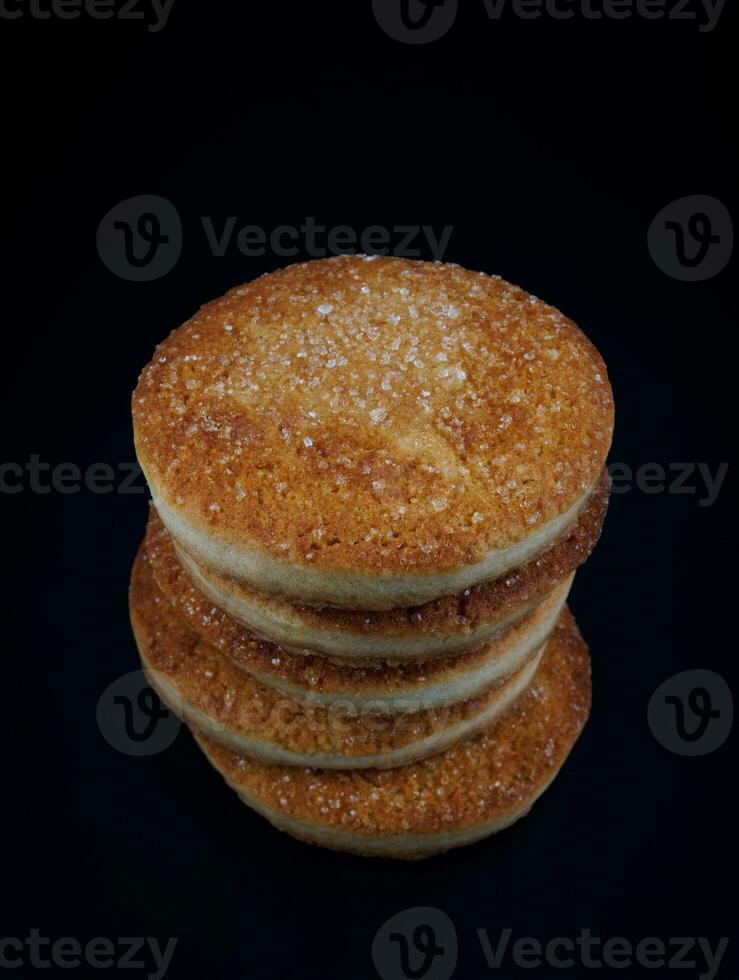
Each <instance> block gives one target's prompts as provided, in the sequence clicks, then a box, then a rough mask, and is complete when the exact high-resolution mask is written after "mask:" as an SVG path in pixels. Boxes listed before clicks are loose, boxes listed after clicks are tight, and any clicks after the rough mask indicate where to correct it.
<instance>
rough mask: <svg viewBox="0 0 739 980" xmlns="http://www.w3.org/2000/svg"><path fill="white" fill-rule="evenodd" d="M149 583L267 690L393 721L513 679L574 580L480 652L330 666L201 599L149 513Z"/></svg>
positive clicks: (336, 661)
mask: <svg viewBox="0 0 739 980" xmlns="http://www.w3.org/2000/svg"><path fill="white" fill-rule="evenodd" d="M144 544H145V549H146V557H147V560H148V562H149V565H150V567H151V571H152V574H153V576H154V579H155V581H156V583H157V585H158V586H159V588H160V589H161V591H162V592H163V593H164V595H166V596H167V598H168V599H169V600H170V601H171V602H172V603H173V605H174V606H175V607H176V609H177V611H178V613H179V614H180V615H181V616H182V617H183V618H184V619H185V620H186V622H187V624H188V626H190V628H191V629H193V630H194V631H195V632H196V633H197V634H198V635H199V636H200V638H201V639H202V640H204V642H205V643H207V644H208V645H209V646H212V647H215V648H216V649H217V650H219V651H220V652H221V653H223V654H224V655H225V656H226V657H228V658H229V659H230V660H231V661H233V663H235V664H236V666H237V667H240V668H241V669H243V670H246V671H248V672H249V673H250V674H251V675H252V676H253V677H255V678H256V679H257V680H258V681H260V682H261V683H263V684H266V685H267V686H268V687H274V688H277V690H279V691H282V692H283V693H284V694H287V695H288V696H290V697H296V698H305V697H306V696H307V695H310V698H311V701H312V702H313V703H315V704H321V705H324V706H326V707H331V706H334V707H338V708H345V707H346V706H347V705H349V706H351V707H352V708H354V709H357V710H377V704H378V702H381V703H382V705H383V712H384V713H387V714H393V713H396V712H403V711H408V710H409V709H411V708H412V707H413V705H414V704H415V705H417V706H423V707H424V708H430V707H436V706H440V705H449V704H453V703H455V702H457V701H464V700H467V699H468V698H471V697H474V696H476V695H478V694H481V693H482V692H484V691H486V690H487V689H488V688H490V687H491V685H493V684H494V683H496V682H497V681H500V680H502V679H504V678H505V677H508V676H509V675H510V674H513V673H515V672H516V671H517V670H519V669H520V668H521V667H523V665H524V664H525V663H526V662H527V661H528V660H529V659H530V657H531V655H532V654H533V653H534V651H536V650H537V649H538V648H539V647H540V646H541V645H542V643H543V642H544V641H545V640H546V638H547V636H548V634H549V632H550V631H551V629H552V627H553V626H554V623H555V622H556V620H557V617H558V616H559V613H560V610H561V608H562V606H563V604H564V602H565V600H566V598H567V593H568V591H569V588H570V584H571V581H572V577H571V576H570V577H569V578H566V579H565V580H564V581H563V582H559V583H558V584H557V585H555V586H554V588H552V589H550V591H549V592H548V593H547V594H546V595H545V596H544V598H543V599H541V600H540V601H539V602H538V604H537V605H536V606H534V607H533V608H532V609H531V611H530V612H528V613H527V614H526V615H522V616H521V617H520V618H519V619H518V620H517V621H516V622H515V623H514V624H513V625H511V626H509V627H508V628H507V629H506V630H504V631H502V632H501V633H500V634H499V635H497V636H496V637H495V638H494V639H493V640H490V641H489V642H488V643H486V644H485V645H484V646H483V647H481V648H479V649H477V650H474V651H470V652H469V653H464V654H459V655H457V656H447V657H435V658H434V659H433V660H430V661H427V662H425V663H420V662H417V661H411V662H400V663H398V662H393V663H390V664H386V663H383V662H382V661H377V660H375V661H369V662H364V663H363V662H361V661H357V660H350V661H346V660H340V659H336V658H333V659H328V658H326V657H323V656H319V655H316V654H312V653H310V652H308V651H302V652H301V651H299V650H297V651H296V650H295V649H294V648H292V647H291V648H286V647H281V646H276V645H275V644H273V643H269V642H266V641H264V640H260V639H259V638H258V637H256V636H255V635H254V634H253V633H252V632H251V631H250V630H249V629H247V628H246V627H244V626H242V625H241V624H240V623H237V622H236V621H235V620H234V619H232V618H231V617H230V616H229V615H228V614H227V613H224V612H223V611H222V610H220V609H219V608H218V607H217V606H214V605H213V604H212V603H211V602H210V601H209V600H207V599H206V598H204V597H203V596H202V595H201V594H200V593H199V592H198V591H197V590H196V589H195V588H194V587H193V585H192V583H191V582H190V580H189V579H188V577H187V575H186V574H185V572H184V571H183V569H182V567H181V566H180V564H179V562H178V561H177V558H176V556H175V553H174V549H173V548H172V543H171V540H170V537H169V535H168V534H167V531H166V530H165V528H164V527H163V525H162V524H161V522H160V521H158V520H157V519H156V511H154V510H153V509H152V512H151V519H150V521H149V525H148V528H147V532H146V539H145V542H144Z"/></svg>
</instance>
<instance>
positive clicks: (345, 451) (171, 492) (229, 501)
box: [133, 256, 613, 574]
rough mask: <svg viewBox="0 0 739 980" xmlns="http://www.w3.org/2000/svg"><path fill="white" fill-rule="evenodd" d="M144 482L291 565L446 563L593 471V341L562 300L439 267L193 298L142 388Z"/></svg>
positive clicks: (231, 537) (335, 265) (181, 510)
mask: <svg viewBox="0 0 739 980" xmlns="http://www.w3.org/2000/svg"><path fill="white" fill-rule="evenodd" d="M133 416H134V431H135V438H136V448H137V453H138V456H139V460H140V462H141V465H142V468H143V469H144V472H145V474H146V476H147V479H148V480H149V483H150V485H151V487H152V491H153V493H154V494H155V497H158V498H159V499H160V500H162V501H164V502H166V504H167V505H168V506H169V507H170V508H172V509H174V510H176V511H177V514H178V516H179V517H180V518H181V519H182V520H183V521H185V522H188V523H189V524H191V525H192V526H194V527H197V528H198V529H199V530H200V531H202V532H207V533H208V534H209V535H212V536H215V537H216V538H218V539H219V540H220V541H222V542H224V543H226V544H227V545H229V546H232V547H236V548H239V547H244V548H251V549H257V550H258V551H260V552H262V553H264V554H265V555H267V556H269V557H270V558H272V559H276V560H278V561H282V562H285V563H289V564H291V565H294V566H298V567H305V568H323V569H327V570H337V571H342V570H360V571H366V572H369V573H372V572H373V571H375V570H377V571H380V570H381V571H382V573H383V574H392V573H394V572H398V573H402V572H425V571H429V570H436V569H454V568H459V567H463V566H465V565H468V564H471V563H474V562H476V561H478V560H480V559H481V558H482V557H483V556H484V555H485V554H486V553H487V552H489V551H490V550H491V549H498V548H505V547H507V546H509V545H510V544H511V543H512V542H514V543H515V542H517V541H520V540H522V539H524V538H525V537H527V536H528V535H530V534H532V533H533V532H534V531H536V530H537V529H538V528H539V527H541V526H542V525H544V524H546V523H547V522H548V521H551V520H553V519H555V518H557V517H558V516H560V515H562V514H563V513H564V512H565V511H567V509H568V508H570V507H571V506H573V505H574V504H575V503H576V502H577V501H578V499H580V498H581V497H582V496H583V495H584V494H585V493H586V492H587V491H588V490H589V488H590V487H591V486H592V485H593V483H594V482H595V480H596V479H597V477H598V475H599V473H600V471H601V469H602V467H603V465H604V461H605V458H606V454H607V451H608V448H609V445H610V440H611V433H612V425H613V403H612V396H611V389H610V385H609V383H608V377H607V374H606V370H605V367H604V364H603V361H602V359H601V358H600V356H599V354H598V352H597V351H596V350H595V348H594V347H593V346H592V344H591V343H590V342H589V341H588V340H587V338H586V337H585V336H584V335H583V334H582V333H581V332H580V330H579V329H578V328H577V327H576V326H575V324H574V323H572V321H571V320H569V319H567V318H566V317H565V316H563V315H562V314H561V313H559V312H558V311H557V310H555V309H553V308H552V307H550V306H547V305H546V304H545V303H543V302H541V301H540V300H538V299H536V298H534V297H532V296H530V295H528V294H527V293H526V292H524V291H523V290H521V289H519V288H517V287H516V286H512V285H510V284H508V283H506V282H504V281H503V280H501V279H499V278H496V277H491V276H487V275H484V274H482V273H475V272H470V271H467V270H464V269H462V268H460V267H458V266H453V265H446V264H441V263H427V262H416V261H410V260H403V259H395V258H382V257H376V258H372V257H366V256H342V257H338V258H333V259H325V260H320V261H315V262H309V263H304V264H299V265H294V266H290V267H288V268H285V269H282V270H280V271H278V272H275V273H272V274H269V275H266V276H263V277H261V278H259V279H256V280H254V281H253V282H250V283H247V284H246V285H244V286H240V287H238V288H236V289H233V290H231V291H230V292H229V293H227V294H226V295H225V296H223V297H221V298H220V299H217V300H214V301H213V302H211V303H209V304H207V305H206V306H204V307H203V308H202V309H201V310H200V311H199V312H198V313H197V314H196V315H195V316H194V317H193V318H192V319H191V320H189V321H188V322H187V323H186V324H184V325H183V326H182V327H180V328H179V329H178V330H175V331H174V332H173V333H172V334H171V335H170V336H169V337H168V338H167V339H166V340H165V341H164V342H163V343H162V344H161V345H160V346H159V347H158V348H157V350H156V352H155V355H154V357H153V359H152V361H151V362H150V363H149V365H148V366H147V367H146V368H145V369H144V371H143V373H142V375H141V378H140V381H139V384H138V386H137V388H136V391H135V392H134V396H133Z"/></svg>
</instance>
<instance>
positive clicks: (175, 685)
mask: <svg viewBox="0 0 739 980" xmlns="http://www.w3.org/2000/svg"><path fill="white" fill-rule="evenodd" d="M130 611H131V623H132V626H133V632H134V636H135V638H136V642H137V644H138V648H139V653H140V654H141V660H142V664H143V667H144V669H145V671H146V673H147V676H148V677H149V679H150V682H151V685H152V687H154V688H155V690H156V691H157V692H158V694H159V695H160V696H161V698H162V700H163V701H164V702H165V703H166V704H167V705H168V706H169V707H170V708H171V709H172V710H173V711H174V712H176V713H177V714H179V715H180V717H181V718H182V719H183V720H184V721H186V722H187V723H188V724H189V725H191V726H192V727H194V728H196V729H198V730H199V731H201V732H202V733H203V734H204V735H206V736H207V737H208V738H209V739H211V740H213V741H214V742H217V743H219V744H221V745H224V746H226V747H228V748H229V749H234V750H235V751H238V752H241V753H246V754H248V755H249V756H251V757H252V758H257V759H260V760H261V761H263V762H267V763H284V764H286V765H291V766H319V767H321V768H326V769H336V768H347V769H348V768H352V769H359V768H368V767H378V768H386V767H390V766H398V765H402V764H404V763H406V762H409V761H411V760H414V759H420V758H423V757H424V756H426V755H430V754H432V753H434V752H439V751H441V750H442V749H444V748H446V747H448V746H449V745H453V744H454V743H455V742H457V741H459V740H460V739H462V738H465V737H467V736H469V735H471V734H473V733H475V732H477V731H480V730H481V729H482V728H484V727H486V726H487V725H489V724H491V723H492V721H493V720H494V719H495V718H498V717H500V715H501V714H502V713H503V712H505V711H506V710H507V709H508V708H509V707H510V705H511V704H513V703H514V702H515V700H516V698H517V697H519V696H520V694H521V693H522V692H523V691H524V690H525V689H526V687H527V686H528V684H529V683H530V682H531V679H532V677H533V675H534V672H535V671H536V667H537V665H538V663H539V661H540V659H541V655H542V652H543V648H540V649H539V650H534V651H532V652H531V655H530V656H529V658H528V659H527V661H526V662H525V663H524V664H523V666H522V667H521V668H520V669H519V670H518V671H517V672H516V673H515V674H513V675H511V676H508V677H506V678H504V679H501V680H500V681H498V682H497V683H495V684H493V685H492V686H491V687H489V688H488V689H487V690H486V691H485V692H484V693H483V694H481V695H479V696H477V697H474V698H469V699H467V700H465V701H461V702H456V703H454V704H450V705H439V706H437V707H433V708H428V709H427V708H424V707H423V706H422V705H421V704H419V703H418V702H416V703H414V704H413V705H412V706H411V708H410V709H408V710H406V711H404V712H398V711H397V710H396V711H395V713H393V714H387V713H386V712H385V711H384V708H385V705H384V704H383V701H382V699H379V698H378V699H377V700H376V701H375V703H374V705H373V706H372V707H371V708H367V709H366V710H358V709H357V708H356V707H354V706H353V705H351V704H347V705H344V706H342V707H325V706H324V705H320V704H316V703H315V701H314V700H312V699H311V698H310V696H307V697H304V698H293V697H289V696H287V695H285V694H282V693H281V692H280V691H277V690H275V689H274V688H271V687H267V686H265V685H264V684H260V683H259V682H258V681H257V680H255V679H254V678H253V677H252V676H251V675H250V674H248V673H247V672H246V671H243V670H239V668H238V667H236V666H234V665H233V664H232V663H231V661H230V660H229V659H228V658H226V657H225V656H223V655H222V654H221V653H219V652H218V651H217V650H215V649H214V648H213V647H211V646H209V645H207V644H206V643H204V642H203V641H202V640H201V639H200V637H199V636H198V634H197V633H195V632H194V631H193V630H191V629H190V628H189V627H188V625H187V623H186V622H185V620H184V619H183V618H182V617H181V616H179V615H178V614H177V612H176V610H175V608H174V606H173V605H172V604H171V603H170V602H169V601H168V599H167V598H166V597H165V596H164V595H163V593H162V592H161V591H160V590H159V588H158V586H157V585H156V582H155V581H154V576H153V575H152V572H151V568H150V565H149V562H148V560H147V558H146V553H145V551H144V549H143V548H142V549H141V550H140V552H139V555H138V556H137V559H136V562H135V563H134V568H133V573H132V578H131V596H130ZM395 708H396V709H397V705H395Z"/></svg>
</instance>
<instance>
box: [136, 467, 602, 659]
mask: <svg viewBox="0 0 739 980" xmlns="http://www.w3.org/2000/svg"><path fill="white" fill-rule="evenodd" d="M609 489H610V479H609V476H608V472H607V471H606V470H605V469H604V470H603V473H602V475H601V479H600V481H599V483H598V485H597V487H596V489H595V490H594V491H593V493H592V494H591V495H590V497H589V499H588V501H587V503H586V504H585V506H584V507H583V508H582V510H581V511H580V513H579V514H578V516H577V518H576V520H575V521H574V522H573V524H572V525H571V526H570V528H569V529H568V531H567V533H566V534H564V535H563V536H562V537H560V539H559V540H558V541H557V542H555V544H553V545H552V546H551V547H550V548H548V549H547V550H546V551H545V552H544V553H543V554H542V555H539V556H538V557H537V558H534V559H532V560H531V561H529V562H527V563H526V564H525V565H522V566H521V567H519V568H517V569H515V571H513V572H510V573H509V574H507V575H505V576H503V577H502V578H498V579H495V580H494V581H492V582H483V583H482V584H480V585H475V586H473V587H472V588H470V589H466V590H465V591H464V592H463V593H462V594H461V595H458V596H444V597H442V598H439V599H433V600H431V601H430V602H427V603H425V604H424V605H423V606H415V607H412V608H405V609H391V610H384V611H381V612H367V611H364V612H360V611H357V610H351V609H336V608H332V607H323V608H321V609H317V608H315V607H313V606H307V605H301V604H299V603H294V602H290V600H289V599H282V598H279V597H276V596H269V595H265V594H264V593H260V592H256V591H255V590H254V589H250V588H249V587H248V586H245V585H243V584H242V583H240V582H236V581H234V580H233V579H225V578H223V577H221V576H217V575H214V574H213V573H211V572H208V571H207V569H205V568H203V567H201V566H199V565H198V564H197V562H195V561H194V560H193V559H192V558H190V556H189V555H188V554H187V553H186V552H185V551H184V550H183V549H181V548H176V551H177V557H178V558H179V560H180V564H181V565H182V566H183V567H184V568H185V570H186V571H187V573H188V575H189V576H190V578H191V579H192V581H193V583H194V585H195V586H196V588H197V589H198V590H199V591H200V592H201V593H202V594H203V595H205V596H206V598H208V599H209V600H210V601H211V602H213V603H214V604H215V605H216V606H217V607H218V608H219V609H222V610H224V611H225V612H227V613H229V614H230V615H231V616H232V617H233V618H234V619H237V620H238V621H240V622H241V623H243V624H244V625H245V626H247V627H249V629H251V630H252V631H253V632H254V633H256V634H257V635H259V636H261V637H263V638H264V639H266V640H270V641H272V642H274V643H280V644H282V645H283V646H288V647H292V648H295V649H298V650H303V651H305V650H306V649H307V650H312V651H314V652H316V653H321V654H324V655H325V656H327V657H335V658H340V659H341V660H359V661H361V660H376V659H378V658H380V659H384V660H386V661H398V660H403V661H405V660H414V659H418V660H429V659H431V658H433V657H438V656H451V655H455V654H460V653H464V652H466V651H469V650H475V649H479V648H481V647H482V646H483V645H484V644H486V643H488V642H490V641H491V640H492V639H493V638H495V637H496V636H497V635H498V634H499V633H500V631H501V630H502V629H504V628H506V627H508V626H510V625H511V624H512V623H515V622H516V621H517V620H519V619H520V618H521V617H522V616H525V615H526V614H527V613H529V612H530V611H531V610H532V609H533V608H534V607H535V605H536V604H537V603H538V602H541V601H542V598H543V597H544V596H545V595H546V594H547V593H548V592H551V591H552V590H553V589H554V588H555V587H556V586H557V585H558V584H559V583H560V582H562V580H564V579H566V578H567V577H568V576H569V575H570V574H571V573H572V572H573V571H574V570H575V569H576V568H577V567H578V566H579V565H581V564H582V563H583V562H584V561H585V560H586V559H587V558H588V556H589V555H590V553H591V552H592V550H593V548H594V547H595V545H596V543H597V541H598V537H599V536H600V532H601V528H602V526H603V520H604V518H605V513H606V509H607V506H608V493H609ZM150 521H151V522H153V523H154V524H155V525H157V526H158V527H159V528H160V527H161V522H160V521H159V519H158V517H157V516H156V511H154V510H152V514H151V516H150ZM164 534H165V535H166V531H165V532H164Z"/></svg>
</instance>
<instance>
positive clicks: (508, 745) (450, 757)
mask: <svg viewBox="0 0 739 980" xmlns="http://www.w3.org/2000/svg"><path fill="white" fill-rule="evenodd" d="M590 697H591V690H590V660H589V657H588V652H587V647H586V646H585V643H584V642H583V640H582V637H581V636H580V633H579V631H578V629H577V626H576V625H575V621H574V619H573V618H572V615H571V614H570V613H569V612H564V613H563V614H562V617H561V619H560V622H559V624H558V626H557V628H556V629H555V631H554V633H553V634H552V638H551V639H550V641H549V644H548V646H547V652H546V654H545V656H544V658H543V660H542V662H541V666H540V667H539V670H538V672H537V674H536V676H535V678H534V681H533V683H532V685H531V687H530V688H529V690H528V692H527V693H526V694H524V695H523V696H522V697H520V698H519V699H518V701H517V702H516V703H515V705H514V706H513V707H512V708H511V709H510V710H509V711H508V712H507V713H506V714H505V716H504V717H503V718H502V719H501V720H500V721H499V722H497V724H495V725H493V726H492V727H491V728H489V729H487V730H486V731H485V732H484V733H482V734H480V735H478V736H476V737H475V738H473V739H470V740H469V741H466V742H463V743H461V744H458V745H455V746H454V747H453V748H451V749H448V750H447V751H445V752H443V753H442V754H440V755H435V756H434V757H433V758H430V759H425V760H423V761H422V762H415V763H413V764H411V765H407V766H403V767H401V768H399V769H391V770H389V771H379V770H368V771H363V772H320V771H317V770H314V769H292V768H289V767H287V766H266V765H262V764H261V763H258V762H254V761H252V760H250V759H248V758H246V757H244V756H241V755H238V754H236V753H234V752H229V751H228V750H226V749H224V748H222V747H220V746H218V745H216V744H214V743H213V742H209V741H208V740H206V739H204V738H203V737H202V736H201V735H198V736H197V740H198V743H199V744H200V747H201V748H202V749H203V751H204V752H205V754H206V756H207V757H208V759H209V760H210V761H211V763H212V764H213V765H214V766H215V768H216V769H217V770H218V771H219V772H220V773H221V774H222V775H223V777H224V779H225V780H226V782H227V783H228V784H229V785H230V786H231V787H232V788H233V789H234V790H235V791H236V792H237V793H238V794H239V796H240V797H241V799H242V800H243V801H244V802H245V803H246V804H248V806H250V807H252V808H253V809H254V810H256V811H257V812H258V813H261V814H262V815H263V816H265V817H266V818H267V819H268V820H269V821H270V822H271V823H273V824H274V825H275V827H278V828H279V829H280V830H284V831H287V832H288V833H289V834H292V835H293V836H294V837H298V838H300V839H301V840H304V841H308V842H310V843H313V844H319V845H321V846H323V847H328V848H332V849H334V850H341V851H351V852H353V853H356V854H362V855H368V856H383V857H395V858H422V857H427V856H428V855H430V854H435V853H437V852H439V851H446V850H449V849H450V848H453V847H460V846H462V845H464V844H470V843H473V842H474V841H477V840H480V839H481V838H483V837H487V836H488V835H489V834H492V833H495V832H496V831H498V830H502V829H503V828H504V827H508V826H510V824H512V823H514V822H515V821H516V820H518V819H519V818H520V817H522V816H524V815H525V814H526V813H527V812H528V811H529V809H530V808H531V806H532V804H533V803H534V802H535V801H536V800H537V799H538V797H539V796H540V795H541V794H542V793H543V792H544V790H546V789H547V787H548V786H549V785H550V784H551V782H552V780H553V779H554V778H555V776H556V775H557V773H558V772H559V770H560V768H561V766H562V764H563V763H564V761H565V759H566V758H567V756H568V754H569V752H570V750H571V748H572V746H573V745H574V743H575V741H576V740H577V738H578V736H579V735H580V732H581V731H582V728H583V726H584V724H585V722H586V720H587V717H588V713H589V710H590Z"/></svg>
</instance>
